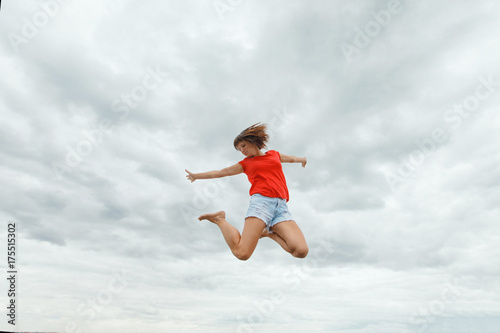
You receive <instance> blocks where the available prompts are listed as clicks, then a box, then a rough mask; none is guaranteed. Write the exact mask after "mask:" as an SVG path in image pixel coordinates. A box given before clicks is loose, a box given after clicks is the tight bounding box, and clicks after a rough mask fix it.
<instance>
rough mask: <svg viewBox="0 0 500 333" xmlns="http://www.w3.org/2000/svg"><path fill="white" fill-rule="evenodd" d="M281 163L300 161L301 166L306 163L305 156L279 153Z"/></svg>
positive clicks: (304, 165)
mask: <svg viewBox="0 0 500 333" xmlns="http://www.w3.org/2000/svg"><path fill="white" fill-rule="evenodd" d="M280 159H281V163H302V167H303V168H305V167H306V164H307V158H305V157H296V156H289V155H284V154H280Z"/></svg>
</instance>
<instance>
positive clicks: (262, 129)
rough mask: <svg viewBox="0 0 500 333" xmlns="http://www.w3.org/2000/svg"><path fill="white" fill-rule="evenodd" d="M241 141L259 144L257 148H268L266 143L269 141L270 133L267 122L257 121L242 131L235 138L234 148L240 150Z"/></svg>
mask: <svg viewBox="0 0 500 333" xmlns="http://www.w3.org/2000/svg"><path fill="white" fill-rule="evenodd" d="M241 141H246V142H250V143H252V144H254V145H256V146H257V148H259V149H262V148H266V147H267V146H266V143H267V142H268V141H269V135H268V134H267V126H266V124H262V123H257V124H254V125H252V126H250V127H248V128H247V129H245V130H244V131H243V132H241V133H240V134H239V135H238V136H237V137H236V138H235V139H234V143H233V144H234V148H236V150H238V144H239V143H240V142H241Z"/></svg>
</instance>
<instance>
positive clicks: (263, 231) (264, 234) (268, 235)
mask: <svg viewBox="0 0 500 333" xmlns="http://www.w3.org/2000/svg"><path fill="white" fill-rule="evenodd" d="M270 235H271V234H270V233H269V232H267V229H266V228H264V230H262V233H261V234H260V238H264V237H271V236H270Z"/></svg>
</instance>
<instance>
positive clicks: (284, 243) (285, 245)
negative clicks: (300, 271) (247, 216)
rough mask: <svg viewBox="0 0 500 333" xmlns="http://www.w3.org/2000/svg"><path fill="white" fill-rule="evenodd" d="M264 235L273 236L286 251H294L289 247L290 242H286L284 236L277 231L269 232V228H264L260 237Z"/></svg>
mask: <svg viewBox="0 0 500 333" xmlns="http://www.w3.org/2000/svg"><path fill="white" fill-rule="evenodd" d="M262 237H269V238H271V239H272V240H274V241H275V242H276V243H278V244H279V245H280V246H281V247H282V248H283V250H285V251H286V252H288V253H292V251H291V250H290V248H289V247H288V244H287V243H286V242H285V240H284V239H283V238H281V236H280V235H278V234H277V233H275V232H272V233H269V232H268V231H267V229H264V230H262V234H261V235H260V238H262Z"/></svg>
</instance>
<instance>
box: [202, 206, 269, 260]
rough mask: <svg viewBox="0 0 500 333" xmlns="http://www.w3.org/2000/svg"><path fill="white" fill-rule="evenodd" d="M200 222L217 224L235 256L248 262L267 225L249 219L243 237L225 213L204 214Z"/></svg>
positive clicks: (259, 220)
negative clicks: (227, 219) (205, 221)
mask: <svg viewBox="0 0 500 333" xmlns="http://www.w3.org/2000/svg"><path fill="white" fill-rule="evenodd" d="M198 220H200V221H201V220H208V221H210V222H212V223H215V224H217V226H218V227H219V229H220V230H221V232H222V236H224V240H225V241H226V243H227V245H228V246H229V248H230V249H231V252H232V253H233V254H234V256H235V257H236V258H238V259H240V260H247V259H248V258H250V256H251V255H252V253H253V251H254V250H255V248H256V247H257V243H258V242H259V238H260V235H261V233H262V230H263V229H264V228H265V226H266V224H265V223H264V221H262V220H261V219H258V218H256V217H249V218H247V219H246V220H245V226H244V228H243V232H242V235H240V232H239V231H238V229H236V228H235V227H234V226H232V225H231V224H229V222H227V221H226V213H225V212H223V211H220V212H217V213H212V214H203V215H201V216H200V217H198Z"/></svg>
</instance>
